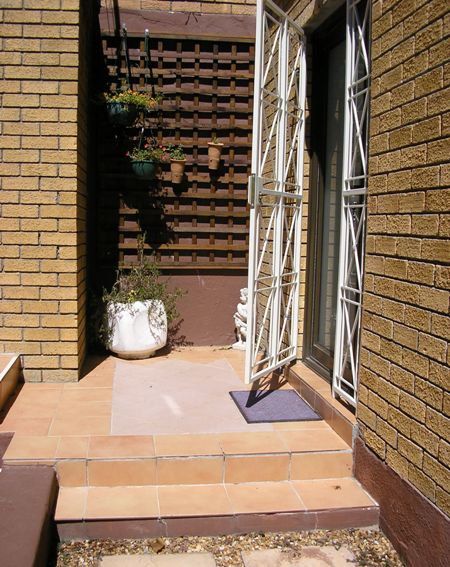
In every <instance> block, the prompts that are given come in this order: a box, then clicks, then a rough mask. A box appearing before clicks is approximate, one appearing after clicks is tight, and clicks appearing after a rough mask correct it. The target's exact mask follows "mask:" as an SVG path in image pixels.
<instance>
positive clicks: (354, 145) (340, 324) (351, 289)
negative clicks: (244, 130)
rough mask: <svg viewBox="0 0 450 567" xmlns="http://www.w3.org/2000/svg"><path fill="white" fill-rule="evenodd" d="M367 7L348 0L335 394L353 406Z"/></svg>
mask: <svg viewBox="0 0 450 567" xmlns="http://www.w3.org/2000/svg"><path fill="white" fill-rule="evenodd" d="M369 26H370V1H369V0H347V38H346V50H347V56H346V108H345V126H344V164H343V187H342V212H341V236H340V259H339V276H338V277H339V279H338V304H337V317H336V343H335V350H334V368H333V393H334V394H338V395H339V396H340V397H342V398H344V399H345V400H346V401H347V402H348V403H350V404H351V405H353V406H355V405H356V394H357V387H358V365H359V353H360V326H361V309H362V292H363V259H364V240H365V223H366V193H367V168H368V157H367V146H368V144H367V141H368V122H369V87H370V84H369V82H370V54H369V45H370V44H369V37H370V36H369Z"/></svg>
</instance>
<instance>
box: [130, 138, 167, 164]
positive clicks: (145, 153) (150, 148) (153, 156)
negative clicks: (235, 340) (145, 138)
mask: <svg viewBox="0 0 450 567" xmlns="http://www.w3.org/2000/svg"><path fill="white" fill-rule="evenodd" d="M127 156H128V157H129V158H130V160H131V161H153V162H156V163H164V162H167V161H169V157H168V153H167V150H166V148H165V147H164V146H161V145H160V144H158V143H157V142H150V143H146V144H144V147H143V148H139V147H137V148H133V150H132V151H131V152H128V153H127Z"/></svg>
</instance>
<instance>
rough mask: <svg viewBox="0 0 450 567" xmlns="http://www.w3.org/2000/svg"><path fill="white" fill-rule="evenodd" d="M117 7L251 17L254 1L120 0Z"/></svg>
mask: <svg viewBox="0 0 450 567" xmlns="http://www.w3.org/2000/svg"><path fill="white" fill-rule="evenodd" d="M102 6H105V0H102ZM119 6H120V8H122V9H124V10H161V11H165V12H198V13H203V14H238V15H246V14H249V15H252V14H254V13H255V11H256V8H255V6H256V0H228V1H222V0H202V1H200V2H191V1H189V0H120V3H119Z"/></svg>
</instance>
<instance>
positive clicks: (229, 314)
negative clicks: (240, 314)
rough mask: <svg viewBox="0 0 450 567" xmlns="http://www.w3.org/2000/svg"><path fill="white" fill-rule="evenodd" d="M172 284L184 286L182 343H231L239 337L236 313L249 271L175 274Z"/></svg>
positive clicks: (178, 339) (173, 285)
mask: <svg viewBox="0 0 450 567" xmlns="http://www.w3.org/2000/svg"><path fill="white" fill-rule="evenodd" d="M170 285H171V286H172V287H179V288H181V289H183V290H185V291H186V292H187V293H186V295H185V296H184V297H183V298H182V299H181V300H180V301H179V303H178V306H179V311H180V313H181V316H182V321H181V323H180V327H179V330H178V332H177V335H176V338H175V340H176V341H179V342H180V344H183V342H184V344H194V345H198V346H207V345H230V344H232V343H234V342H235V341H236V338H235V333H234V320H233V314H234V313H235V311H236V306H237V304H238V303H239V290H240V289H241V288H243V287H247V276H246V275H230V274H229V273H225V274H223V275H208V274H204V273H202V272H197V273H196V274H194V275H180V276H177V275H173V276H171V278H170Z"/></svg>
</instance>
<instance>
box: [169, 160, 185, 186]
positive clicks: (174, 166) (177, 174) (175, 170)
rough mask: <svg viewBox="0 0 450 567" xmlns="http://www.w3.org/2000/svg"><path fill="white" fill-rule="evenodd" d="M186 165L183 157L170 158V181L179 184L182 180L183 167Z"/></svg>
mask: <svg viewBox="0 0 450 567" xmlns="http://www.w3.org/2000/svg"><path fill="white" fill-rule="evenodd" d="M185 167H186V160H185V159H171V160H170V173H171V176H172V183H174V184H175V185H179V184H180V183H182V182H183V177H184V168H185Z"/></svg>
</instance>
